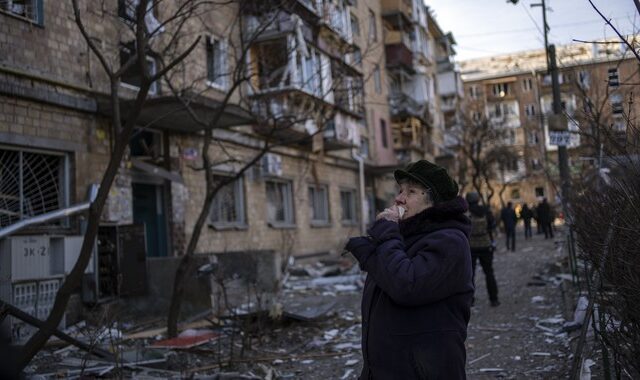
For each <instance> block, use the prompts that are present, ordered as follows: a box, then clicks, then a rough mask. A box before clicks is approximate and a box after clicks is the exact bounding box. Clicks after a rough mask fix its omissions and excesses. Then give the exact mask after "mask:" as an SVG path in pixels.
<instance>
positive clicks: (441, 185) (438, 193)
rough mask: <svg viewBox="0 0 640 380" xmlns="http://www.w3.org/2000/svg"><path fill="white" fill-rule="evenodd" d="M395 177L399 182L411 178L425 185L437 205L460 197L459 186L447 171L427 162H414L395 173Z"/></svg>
mask: <svg viewBox="0 0 640 380" xmlns="http://www.w3.org/2000/svg"><path fill="white" fill-rule="evenodd" d="M393 176H394V177H395V178H396V181H397V182H400V181H401V180H402V179H405V178H410V179H412V180H414V181H416V182H418V183H420V184H422V185H424V186H425V187H426V188H428V189H430V190H431V192H432V194H433V200H434V202H436V203H438V202H444V201H449V200H452V199H453V198H455V197H456V196H457V195H458V184H457V183H456V181H454V180H453V178H451V177H449V174H447V170H446V169H445V168H443V167H442V166H439V165H436V164H434V163H431V162H429V161H427V160H420V161H416V162H412V163H410V164H409V165H407V167H406V169H404V170H402V169H398V170H396V171H395V172H393Z"/></svg>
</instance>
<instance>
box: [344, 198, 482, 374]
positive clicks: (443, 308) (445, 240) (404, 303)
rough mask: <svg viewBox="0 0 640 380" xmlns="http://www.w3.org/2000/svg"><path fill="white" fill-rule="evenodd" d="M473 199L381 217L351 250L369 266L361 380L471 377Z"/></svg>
mask: <svg viewBox="0 0 640 380" xmlns="http://www.w3.org/2000/svg"><path fill="white" fill-rule="evenodd" d="M466 209H467V204H466V202H465V201H464V199H462V198H460V197H458V198H456V199H454V200H453V201H449V202H442V203H438V204H436V206H434V207H431V208H429V209H427V210H425V211H423V212H422V213H420V214H418V215H415V216H413V217H411V218H409V219H407V220H403V221H401V222H400V224H398V223H395V222H391V221H387V220H378V221H377V222H376V223H375V224H374V225H373V226H372V227H371V229H370V230H369V236H368V237H357V238H352V239H350V240H349V243H348V244H347V247H346V249H347V250H349V251H350V252H352V253H353V255H354V256H355V257H356V258H357V259H358V261H359V263H360V267H361V268H362V269H363V270H364V271H366V272H367V274H368V275H367V280H366V283H365V288H364V293H363V298H362V352H363V357H364V367H363V370H362V374H361V375H360V378H361V379H403V380H408V379H430V380H431V379H447V380H449V379H465V378H466V376H465V362H466V351H465V347H464V341H465V339H466V337H467V324H468V323H469V316H470V309H471V300H472V297H473V290H474V289H473V282H472V275H471V254H470V252H469V240H468V237H469V232H470V222H469V219H468V218H467V217H466V216H464V212H465V211H466Z"/></svg>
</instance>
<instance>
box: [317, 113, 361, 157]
mask: <svg viewBox="0 0 640 380" xmlns="http://www.w3.org/2000/svg"><path fill="white" fill-rule="evenodd" d="M323 137H324V149H325V150H340V149H351V148H354V147H356V146H357V142H359V140H360V139H359V136H358V122H357V121H356V120H355V119H354V118H351V117H349V116H346V115H342V114H340V113H338V114H336V116H334V118H333V119H332V120H329V122H327V123H326V124H325V126H324V130H323Z"/></svg>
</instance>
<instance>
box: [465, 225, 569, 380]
mask: <svg viewBox="0 0 640 380" xmlns="http://www.w3.org/2000/svg"><path fill="white" fill-rule="evenodd" d="M534 231H535V227H534ZM557 236H558V234H556V238H557ZM503 238H504V235H503V236H501V237H500V238H499V244H498V250H497V252H496V253H495V255H494V269H495V273H496V279H497V282H498V289H499V297H500V302H501V305H500V306H498V307H490V306H489V300H488V295H487V291H486V287H485V278H484V273H482V269H481V268H480V266H479V265H478V268H476V303H475V306H474V307H473V309H472V316H471V323H470V325H469V336H468V339H467V363H468V365H467V374H468V377H469V378H470V379H492V378H496V377H499V378H513V379H560V378H566V374H567V373H568V368H570V360H569V354H570V352H569V349H568V346H567V345H568V343H567V342H568V339H567V336H566V335H556V334H555V333H554V332H552V331H554V330H557V329H558V328H559V327H560V326H561V320H560V318H562V317H565V315H563V309H569V307H570V306H569V305H568V304H570V303H571V302H572V301H571V300H570V299H568V296H567V301H566V304H565V301H564V297H563V292H562V287H561V285H559V283H560V282H561V280H560V279H559V277H558V276H557V274H558V273H561V272H562V271H563V270H562V268H561V266H560V265H559V263H560V262H562V261H563V259H564V253H563V252H562V251H558V250H557V249H556V247H555V244H554V241H553V240H545V239H544V235H534V236H533V239H530V240H527V241H525V240H524V238H523V232H522V230H519V231H518V233H517V237H516V247H517V250H516V251H515V252H510V251H509V252H507V251H506V250H505V249H504V241H503ZM565 287H568V284H565ZM565 305H567V306H566V307H565Z"/></svg>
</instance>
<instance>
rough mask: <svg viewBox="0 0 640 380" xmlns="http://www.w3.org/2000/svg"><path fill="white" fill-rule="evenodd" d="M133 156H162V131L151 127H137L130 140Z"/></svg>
mask: <svg viewBox="0 0 640 380" xmlns="http://www.w3.org/2000/svg"><path fill="white" fill-rule="evenodd" d="M129 149H130V152H131V156H132V157H142V158H150V159H153V160H154V161H155V160H158V159H160V158H162V154H163V150H162V133H161V132H160V131H157V130H151V129H139V128H138V129H136V130H135V131H134V132H133V136H131V139H130V141H129Z"/></svg>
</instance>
